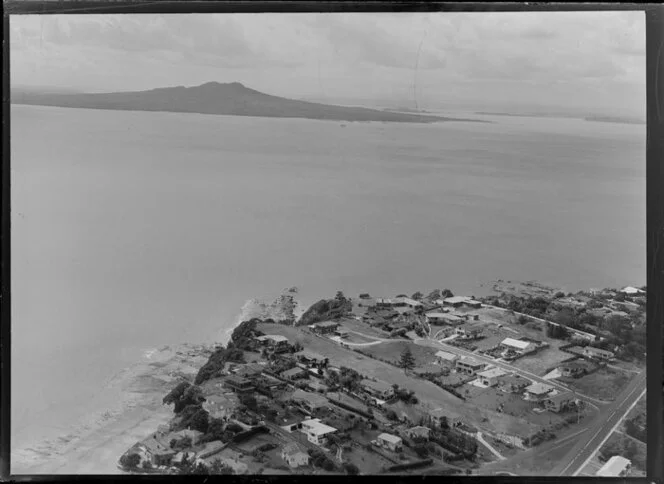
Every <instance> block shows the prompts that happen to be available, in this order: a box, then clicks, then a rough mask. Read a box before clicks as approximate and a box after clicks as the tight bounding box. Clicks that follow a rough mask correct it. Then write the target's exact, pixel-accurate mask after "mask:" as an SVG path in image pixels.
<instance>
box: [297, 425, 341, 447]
mask: <svg viewBox="0 0 664 484" xmlns="http://www.w3.org/2000/svg"><path fill="white" fill-rule="evenodd" d="M336 431H337V429H335V428H334V427H330V426H329V425H325V424H324V423H322V422H321V421H320V419H318V418H314V419H310V420H305V421H303V422H302V432H303V433H304V434H305V435H306V436H307V440H308V441H309V442H311V443H312V444H316V445H325V443H326V441H327V436H328V435H329V434H332V433H334V432H336Z"/></svg>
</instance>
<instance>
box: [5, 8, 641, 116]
mask: <svg viewBox="0 0 664 484" xmlns="http://www.w3.org/2000/svg"><path fill="white" fill-rule="evenodd" d="M10 28H11V33H10V42H11V76H12V77H11V80H12V85H14V86H18V85H21V86H48V87H56V88H73V89H77V90H83V91H90V92H101V91H115V90H143V89H151V88H154V87H165V86H175V85H185V86H190V85H197V84H201V83H204V82H208V81H218V82H233V81H239V82H242V83H243V84H245V85H247V86H249V87H252V88H254V89H258V90H261V91H264V92H268V93H270V94H276V95H281V96H286V97H295V98H316V99H319V100H327V101H328V102H334V101H337V102H340V101H343V100H346V101H348V102H350V101H351V100H357V101H369V100H376V101H381V102H383V101H390V102H394V104H397V105H403V104H406V105H410V106H413V105H414V100H415V99H417V101H418V104H419V106H420V107H425V108H426V107H436V106H446V105H449V106H457V105H470V106H473V108H481V107H482V106H486V108H488V109H490V108H494V107H499V106H501V107H502V106H505V107H509V106H526V107H527V106H536V105H540V106H550V107H552V108H561V107H562V108H564V109H569V110H577V111H578V110H585V111H588V112H615V113H625V114H640V113H643V112H645V24H644V14H643V12H523V13H501V12H496V13H398V14H396V13H384V14H380V13H379V14H376V13H354V14H288V15H286V14H233V15H228V14H215V15H209V14H196V15H60V16H58V15H43V16H12V17H11V24H10Z"/></svg>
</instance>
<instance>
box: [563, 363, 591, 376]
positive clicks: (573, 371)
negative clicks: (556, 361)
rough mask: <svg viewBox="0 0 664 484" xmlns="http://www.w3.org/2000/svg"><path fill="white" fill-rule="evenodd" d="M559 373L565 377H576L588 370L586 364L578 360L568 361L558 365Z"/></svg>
mask: <svg viewBox="0 0 664 484" xmlns="http://www.w3.org/2000/svg"><path fill="white" fill-rule="evenodd" d="M558 371H560V374H561V375H562V376H565V377H571V378H578V377H579V376H581V375H583V374H584V373H586V372H587V371H588V370H587V368H586V366H585V365H584V364H582V363H579V362H578V361H570V362H568V363H564V364H562V365H560V366H559V367H558Z"/></svg>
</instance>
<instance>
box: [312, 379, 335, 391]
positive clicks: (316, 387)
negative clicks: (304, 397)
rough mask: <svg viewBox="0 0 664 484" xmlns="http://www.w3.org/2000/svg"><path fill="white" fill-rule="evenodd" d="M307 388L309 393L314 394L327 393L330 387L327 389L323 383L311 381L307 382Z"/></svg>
mask: <svg viewBox="0 0 664 484" xmlns="http://www.w3.org/2000/svg"><path fill="white" fill-rule="evenodd" d="M307 388H309V389H310V390H311V391H314V392H319V393H327V390H328V389H329V388H330V387H328V386H327V385H326V384H325V383H323V382H321V381H319V380H316V379H313V380H308V381H307Z"/></svg>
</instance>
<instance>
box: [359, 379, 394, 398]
mask: <svg viewBox="0 0 664 484" xmlns="http://www.w3.org/2000/svg"><path fill="white" fill-rule="evenodd" d="M360 386H361V387H362V389H363V390H364V391H365V392H366V393H368V394H369V395H371V396H372V397H376V398H380V399H381V400H387V399H389V398H390V397H392V396H393V395H394V388H392V385H390V384H389V383H385V382H382V381H373V380H362V381H361V382H360Z"/></svg>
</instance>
